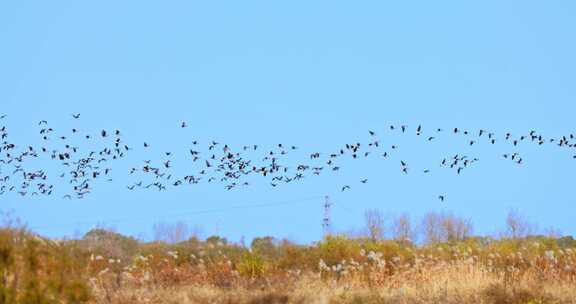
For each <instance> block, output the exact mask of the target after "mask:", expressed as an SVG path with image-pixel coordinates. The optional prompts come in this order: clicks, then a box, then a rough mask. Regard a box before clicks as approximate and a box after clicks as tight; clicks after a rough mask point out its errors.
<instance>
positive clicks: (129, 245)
mask: <svg viewBox="0 0 576 304" xmlns="http://www.w3.org/2000/svg"><path fill="white" fill-rule="evenodd" d="M255 244H257V246H252V248H244V247H242V246H239V245H234V244H227V243H226V242H224V240H223V239H220V238H210V239H209V240H207V241H200V240H197V239H191V240H188V241H185V242H181V243H177V244H166V243H158V242H156V243H140V242H138V241H136V240H134V239H131V238H127V237H124V236H121V235H119V234H115V233H111V232H106V231H96V232H93V233H91V234H90V237H87V238H84V239H82V240H70V241H59V242H55V241H51V240H47V239H43V238H39V237H38V236H35V235H33V234H31V233H28V232H26V231H25V230H23V229H1V230H0V304H3V303H26V304H34V303H106V304H111V303H118V304H120V303H126V304H128V303H228V304H234V303H523V304H535V303H576V242H574V241H573V240H572V239H566V238H563V239H554V238H547V237H531V238H525V239H517V240H507V239H502V240H487V239H482V238H475V239H474V238H473V239H467V240H464V241H460V242H452V243H441V244H432V245H427V246H414V245H412V244H409V243H406V242H395V241H371V240H366V239H348V238H345V237H329V238H326V239H324V240H323V241H321V242H319V243H317V244H314V245H309V246H302V245H296V244H292V243H290V242H286V241H284V242H274V241H273V239H270V238H266V239H261V240H259V241H258V242H256V243H255Z"/></svg>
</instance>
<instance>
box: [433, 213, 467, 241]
mask: <svg viewBox="0 0 576 304" xmlns="http://www.w3.org/2000/svg"><path fill="white" fill-rule="evenodd" d="M472 230H473V226H472V222H471V221H470V220H469V219H465V218H461V217H458V216H455V215H453V214H451V213H436V212H429V213H427V214H426V215H425V216H424V218H423V219H422V231H423V234H424V240H425V241H426V243H439V242H452V241H461V240H464V239H466V238H467V237H469V236H470V235H471V234H472Z"/></svg>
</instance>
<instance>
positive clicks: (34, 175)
mask: <svg viewBox="0 0 576 304" xmlns="http://www.w3.org/2000/svg"><path fill="white" fill-rule="evenodd" d="M6 117H7V116H6V115H2V116H0V126H2V127H1V128H0V141H1V145H0V196H1V195H5V194H8V193H12V192H15V193H18V194H19V195H21V196H36V195H47V196H50V195H54V194H55V193H56V189H55V186H54V184H52V183H51V182H50V181H52V179H51V178H49V176H48V175H49V174H48V173H47V172H46V171H44V170H35V169H30V167H31V166H30V165H29V163H30V162H33V160H35V159H40V158H48V159H49V160H52V161H55V162H56V163H57V165H58V166H57V168H58V170H59V173H58V174H57V177H58V178H60V179H61V180H62V181H66V182H67V184H68V185H69V187H70V188H69V189H70V191H66V193H65V194H64V195H63V198H67V199H73V198H83V197H85V196H86V195H88V194H89V193H91V192H92V190H93V185H94V184H95V183H96V182H97V181H101V180H103V181H107V182H113V178H112V171H113V168H114V165H113V164H114V162H116V161H119V160H121V159H125V158H126V157H127V156H128V155H129V154H130V153H131V152H132V151H133V150H135V149H142V151H141V152H142V153H145V152H146V151H147V150H148V149H150V147H151V144H149V143H148V142H143V143H139V144H138V145H135V146H130V145H128V143H127V142H125V141H124V140H123V137H122V136H123V133H122V132H121V131H120V130H111V131H109V130H102V131H99V132H98V133H97V134H85V133H82V132H81V131H80V130H79V128H72V129H71V130H69V131H68V132H65V133H62V132H58V131H56V130H55V129H54V128H52V127H51V126H50V125H49V123H48V122H47V121H45V120H42V121H40V122H38V134H39V136H40V142H41V143H40V144H39V145H37V146H31V145H30V146H19V145H16V144H15V143H12V142H11V141H10V139H11V137H10V133H9V130H8V128H7V127H6V126H5V125H3V124H2V121H3V120H5V118H6ZM80 118H81V115H80V114H73V115H71V119H73V120H74V121H79V120H80ZM179 127H180V128H187V127H188V124H187V123H186V122H182V123H181V124H180V125H179ZM386 131H387V132H395V133H397V134H398V135H414V136H416V137H418V138H421V140H423V141H426V142H432V141H435V140H436V139H437V138H438V137H439V136H442V135H443V134H450V135H455V136H460V138H461V139H463V140H465V143H466V144H467V145H469V146H474V145H480V144H488V145H495V144H497V143H500V142H503V143H505V144H507V145H509V146H510V147H517V146H519V145H520V144H522V143H531V144H534V145H539V146H541V145H547V144H553V145H556V146H558V147H560V148H564V149H567V150H568V151H569V152H570V153H574V152H575V151H576V150H574V149H576V141H575V135H573V134H568V135H564V136H560V137H556V138H547V137H544V136H543V135H541V134H538V133H537V132H536V131H530V132H528V133H526V134H522V135H519V136H513V135H512V134H510V133H506V134H503V135H501V136H497V135H496V134H495V133H492V132H489V131H487V130H483V129H481V130H475V131H468V130H464V129H460V128H454V129H449V130H444V129H425V128H424V127H423V126H421V125H418V126H416V127H415V128H413V129H412V128H409V127H408V126H406V125H390V126H388V127H386ZM367 135H368V138H369V140H368V141H367V142H363V143H360V142H354V143H346V144H343V145H342V146H341V147H339V148H337V149H335V151H332V152H329V153H321V152H311V153H308V154H305V155H307V157H306V159H303V160H301V161H299V162H297V163H296V164H291V163H285V161H287V157H286V156H287V155H288V154H291V153H293V152H295V151H296V150H299V148H298V147H296V146H293V145H285V144H277V145H276V146H275V147H274V148H273V149H266V150H263V149H262V148H261V147H260V146H259V145H246V146H242V147H239V148H237V149H235V148H233V147H232V146H231V145H228V144H224V143H219V142H216V141H210V142H209V143H207V144H206V145H202V144H200V142H199V141H196V140H194V141H191V142H190V145H189V148H188V151H186V152H185V153H186V155H187V158H189V164H190V166H189V168H188V170H190V171H189V172H188V173H187V174H178V173H176V172H174V171H173V161H174V160H173V158H172V157H173V156H174V155H175V154H174V153H172V152H164V153H163V159H162V160H159V161H153V160H151V159H149V160H144V161H143V163H141V164H139V165H134V166H130V168H129V170H128V172H127V174H129V175H130V176H134V177H135V182H134V183H131V184H129V185H127V186H126V187H127V189H128V190H131V191H134V190H137V189H156V190H159V191H165V190H166V189H167V188H168V187H180V186H184V185H192V184H200V183H204V182H206V183H219V184H221V185H222V186H223V187H224V188H225V189H227V190H232V189H235V188H239V187H245V186H249V185H250V184H251V182H252V179H249V178H248V177H249V176H256V177H259V178H262V179H265V180H266V183H268V184H269V185H270V186H271V187H279V186H281V185H283V184H288V183H295V182H298V181H301V180H302V179H304V178H306V177H312V176H319V175H321V174H325V173H327V172H334V171H339V170H340V169H341V164H342V163H343V161H342V160H343V159H345V158H347V159H351V160H360V159H365V158H368V157H377V158H381V159H388V158H391V156H392V155H393V154H395V155H394V156H396V155H397V153H396V152H397V151H398V145H393V144H385V143H384V141H383V140H381V139H380V137H379V134H377V133H376V132H375V131H368V134H367ZM79 141H82V142H84V143H85V144H86V145H88V146H90V149H88V150H86V151H85V150H84V149H82V147H80V146H79V145H77V144H74V143H78V142H79ZM258 153H260V156H259V157H257V158H254V157H251V156H253V155H255V154H258ZM502 157H503V158H504V159H507V160H509V161H512V162H514V163H516V164H518V165H522V164H523V162H524V159H523V158H522V156H521V155H520V154H519V153H518V152H513V153H507V154H503V155H502ZM572 158H574V159H576V155H573V156H572ZM478 161H479V159H478V158H473V157H468V156H466V155H460V154H456V155H453V156H450V157H446V158H443V159H441V160H439V166H440V167H443V168H448V169H451V170H454V172H455V174H461V173H462V171H463V170H466V169H467V168H470V167H471V166H472V165H474V164H475V163H476V162H478ZM398 166H399V172H400V173H401V174H409V173H410V172H411V168H410V166H409V164H408V161H407V160H404V159H399V162H398ZM421 172H422V173H424V174H428V173H430V172H431V170H430V169H423V170H422V171H421ZM359 182H360V183H361V184H366V183H368V179H366V178H364V179H361V180H360V181H359ZM351 188H352V185H351V184H346V185H341V186H340V187H339V191H342V192H343V191H348V190H350V189H351ZM62 194H63V193H61V194H59V195H62ZM438 199H439V200H440V201H444V200H445V195H443V194H441V195H438Z"/></svg>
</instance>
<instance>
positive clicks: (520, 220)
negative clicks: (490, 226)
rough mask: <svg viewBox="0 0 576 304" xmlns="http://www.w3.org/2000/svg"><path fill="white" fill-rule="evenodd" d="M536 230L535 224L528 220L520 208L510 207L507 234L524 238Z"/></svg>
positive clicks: (514, 237) (507, 217)
mask: <svg viewBox="0 0 576 304" xmlns="http://www.w3.org/2000/svg"><path fill="white" fill-rule="evenodd" d="M533 232H534V225H533V224H531V223H530V222H528V220H526V218H525V217H524V216H522V215H521V214H520V213H519V212H518V210H516V209H510V210H509V211H508V215H507V216H506V233H505V235H506V236H507V237H509V238H512V239H518V238H523V237H526V236H528V235H530V234H531V233H533Z"/></svg>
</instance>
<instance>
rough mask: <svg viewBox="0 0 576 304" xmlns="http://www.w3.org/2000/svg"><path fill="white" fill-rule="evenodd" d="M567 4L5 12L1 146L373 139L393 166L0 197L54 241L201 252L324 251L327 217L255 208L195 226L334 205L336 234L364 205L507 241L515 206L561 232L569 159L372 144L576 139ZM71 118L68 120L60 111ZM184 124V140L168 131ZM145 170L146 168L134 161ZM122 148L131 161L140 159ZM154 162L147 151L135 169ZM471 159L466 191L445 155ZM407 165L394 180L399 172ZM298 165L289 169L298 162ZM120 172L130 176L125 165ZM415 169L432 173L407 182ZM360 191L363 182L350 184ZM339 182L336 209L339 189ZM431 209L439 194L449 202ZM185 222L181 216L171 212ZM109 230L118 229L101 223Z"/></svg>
mask: <svg viewBox="0 0 576 304" xmlns="http://www.w3.org/2000/svg"><path fill="white" fill-rule="evenodd" d="M575 6H576V4H574V2H571V1H554V2H541V1H505V2H503V1H482V2H475V3H473V2H468V1H467V2H464V1H402V2H385V1H362V2H356V3H351V2H348V1H285V2H279V1H209V2H208V1H205V2H198V1H97V2H87V1H81V2H79V1H50V2H46V1H10V2H3V3H2V4H0V41H1V42H0V45H1V47H0V114H1V113H5V114H8V115H9V116H8V117H7V118H6V120H5V121H3V124H6V125H7V126H8V127H9V128H10V130H11V136H12V138H17V142H18V143H20V144H21V145H23V146H25V145H28V144H35V143H38V136H37V135H36V132H37V130H36V124H37V122H38V121H39V120H41V119H46V120H48V121H49V122H50V124H51V125H52V126H54V127H55V128H59V130H67V129H70V128H72V127H74V126H77V127H78V128H80V129H82V130H86V131H94V132H97V131H98V130H101V129H103V128H107V129H114V128H118V129H121V130H122V131H123V133H124V136H125V139H126V141H128V142H131V143H133V144H132V145H133V146H139V145H140V144H141V142H142V141H147V142H150V143H151V144H152V145H153V152H154V153H158V155H160V154H161V153H162V152H163V151H182V152H186V146H187V145H189V143H190V142H191V141H192V140H193V139H198V140H200V141H202V142H208V141H209V140H212V139H215V140H217V141H220V142H226V143H230V144H232V145H236V146H241V145H243V144H252V143H258V144H260V145H262V146H273V145H275V144H277V143H280V142H282V143H285V144H294V145H297V146H299V147H300V150H301V151H302V157H305V154H304V152H312V151H319V152H325V153H328V152H331V151H334V150H335V149H337V148H339V147H340V145H342V144H344V143H347V142H356V141H367V140H368V139H369V137H368V134H367V130H369V129H371V130H375V131H377V132H378V134H379V136H380V137H382V138H384V139H383V140H388V141H389V143H396V142H398V144H399V145H400V150H399V151H398V155H396V156H395V158H394V159H392V160H390V161H389V162H386V161H377V160H370V161H365V162H350V163H346V164H342V168H343V169H342V170H341V172H339V173H338V174H335V175H331V176H327V177H320V178H317V179H310V180H306V181H304V182H303V183H300V184H294V185H289V186H286V187H282V188H274V189H272V188H270V187H269V186H268V184H267V183H265V182H263V183H258V182H256V183H255V184H254V185H253V186H251V187H248V188H244V189H241V190H236V191H224V190H223V189H222V188H221V187H216V186H197V187H187V188H183V189H176V190H171V191H167V192H163V193H157V192H153V191H141V192H130V191H127V190H126V188H125V186H126V184H128V183H129V182H131V180H130V179H128V178H127V177H126V174H125V173H124V172H123V171H121V170H117V171H116V172H114V173H115V174H116V176H115V181H114V183H112V184H106V183H102V184H101V185H99V186H98V187H95V188H94V193H92V195H91V196H90V197H88V198H87V199H84V200H73V201H68V200H63V199H60V196H54V197H52V198H20V197H18V196H16V195H7V196H3V197H0V204H1V205H2V209H3V210H9V209H13V210H14V211H15V213H16V214H17V215H19V216H20V217H21V218H22V219H24V220H25V221H26V222H27V223H28V224H29V226H30V227H32V228H34V227H36V230H37V231H39V232H41V233H44V234H47V235H50V236H63V235H72V234H74V233H75V232H76V233H78V232H84V231H86V229H89V228H90V226H91V225H92V224H87V223H86V222H89V223H96V222H100V223H103V224H105V225H108V226H113V227H115V228H116V229H117V230H118V231H120V232H123V233H129V234H133V235H142V236H148V237H149V236H150V235H151V226H152V225H153V224H154V223H155V222H159V221H177V220H184V221H186V222H187V223H189V225H190V226H195V225H196V226H198V227H201V231H202V234H203V235H210V234H214V233H219V234H223V235H225V236H227V237H229V238H231V239H232V240H238V239H240V238H241V237H242V236H245V237H246V238H250V237H253V236H256V235H274V236H279V237H289V238H292V239H294V240H296V241H300V242H308V241H312V240H316V239H318V238H319V237H320V236H321V219H322V203H323V200H322V199H321V198H320V199H316V200H310V201H303V202H300V203H297V204H286V205H281V206H273V207H266V208H252V209H234V210H228V211H225V212H213V213H202V214H194V212H196V211H201V210H212V209H218V208H224V209H225V208H229V207H230V206H238V205H245V204H259V203H274V202H283V201H292V200H300V199H303V198H309V197H317V196H318V197H322V196H324V195H330V197H331V199H332V201H334V203H335V204H336V206H335V207H334V209H333V225H334V227H335V228H336V229H339V230H348V229H351V228H354V227H360V226H361V225H362V222H363V220H362V214H363V211H364V210H365V209H367V208H378V209H381V210H382V211H383V212H385V213H389V214H399V213H402V212H408V213H410V214H411V215H413V216H414V217H417V216H419V215H421V214H423V213H425V212H427V211H430V210H446V211H453V212H454V213H456V214H459V215H462V216H466V217H470V218H472V220H473V221H474V223H475V231H476V232H477V233H482V234H483V233H493V232H494V231H496V230H498V229H500V228H501V227H502V226H503V222H504V218H505V215H506V212H507V210H508V209H509V208H517V209H518V210H520V211H521V212H522V213H523V214H525V215H526V216H527V217H528V218H530V219H531V220H532V221H533V222H537V223H538V224H539V226H540V227H541V228H546V227H548V226H554V227H557V228H558V229H560V230H561V231H562V232H564V233H565V234H575V233H576V222H575V221H574V220H573V218H574V215H575V214H576V207H574V206H575V205H574V203H575V202H574V199H573V193H574V192H573V188H572V187H573V185H572V184H573V183H572V180H571V178H572V176H573V172H574V169H575V168H576V161H573V160H572V159H571V155H570V154H569V153H567V152H566V151H562V150H559V149H555V148H554V147H553V146H547V147H544V148H535V147H533V146H532V145H525V146H521V147H519V148H517V149H516V150H518V151H519V152H522V153H523V155H524V157H525V159H526V163H525V164H524V165H523V166H514V165H513V164H510V163H509V162H505V161H504V160H502V159H501V154H502V153H509V152H515V151H514V150H513V149H511V148H510V147H509V146H497V147H490V146H488V145H477V146H475V147H473V148H470V147H468V146H467V145H466V141H463V140H461V139H457V138H454V137H451V136H448V135H446V136H444V137H442V138H441V139H439V140H438V141H436V142H434V144H427V143H424V142H422V141H421V140H420V141H418V140H417V139H415V138H414V137H411V138H405V137H400V136H394V135H387V134H388V133H387V128H388V125H390V124H393V123H394V124H406V125H408V126H410V127H412V128H415V126H416V125H418V124H422V125H423V126H425V128H427V129H426V130H427V131H429V132H431V130H432V129H435V128H437V127H442V128H445V129H450V128H453V127H456V126H458V127H460V128H465V129H469V130H476V129H479V128H485V129H489V130H491V131H493V132H495V133H497V134H505V133H506V132H511V133H513V134H523V133H527V132H529V131H530V130H532V129H534V130H537V131H539V132H542V133H543V134H545V135H548V136H558V135H565V134H567V133H570V132H573V130H574V119H573V115H574V113H576V104H575V102H574V99H575V97H576V87H575V86H574V83H576V75H575V71H576V60H575V57H574V54H576V43H575V42H574V39H573V37H574V36H575V34H576V33H575V31H576V18H575V17H576V7H575ZM72 113H82V117H81V119H80V120H78V121H73V120H72V118H71V116H70V114H72ZM183 120H186V121H187V122H188V123H189V125H190V126H189V128H187V129H185V130H181V129H179V124H180V122H181V121H183ZM138 153H141V154H138ZM143 153H144V152H142V151H134V153H133V154H132V155H131V158H130V160H126V163H129V162H140V161H141V160H142V159H146V158H153V156H147V155H144V154H143ZM150 153H152V152H150ZM456 153H462V154H467V155H471V156H472V155H475V156H477V157H478V158H480V160H481V161H480V162H478V163H477V164H475V166H474V168H471V169H470V170H467V171H466V172H465V174H463V175H462V176H455V175H454V174H453V172H451V171H446V170H440V169H439V168H438V160H439V159H441V157H443V156H448V155H453V154H456ZM400 158H402V159H407V160H409V161H410V162H411V164H414V165H413V166H414V167H415V170H414V171H415V172H414V173H413V174H408V175H406V176H404V175H402V174H401V173H400V172H399V170H398V164H397V163H398V161H399V159H400ZM294 161H297V158H296V157H295V158H294ZM125 165H128V164H125ZM424 167H430V168H431V169H433V171H434V172H432V173H433V174H431V175H425V176H424V175H422V174H418V173H417V172H416V171H417V170H419V169H416V168H424ZM364 177H368V178H369V179H370V181H369V183H367V184H366V185H362V186H360V185H357V184H358V180H360V179H361V178H364ZM343 184H353V185H354V187H353V188H352V189H351V191H348V192H344V193H341V192H340V191H339V189H340V187H341V185H343ZM439 193H443V194H445V195H446V197H447V200H446V202H445V203H444V204H441V203H439V202H438V200H437V199H436V197H437V196H438V195H439ZM182 214H187V215H182ZM111 219H122V220H119V221H115V222H114V221H111Z"/></svg>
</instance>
